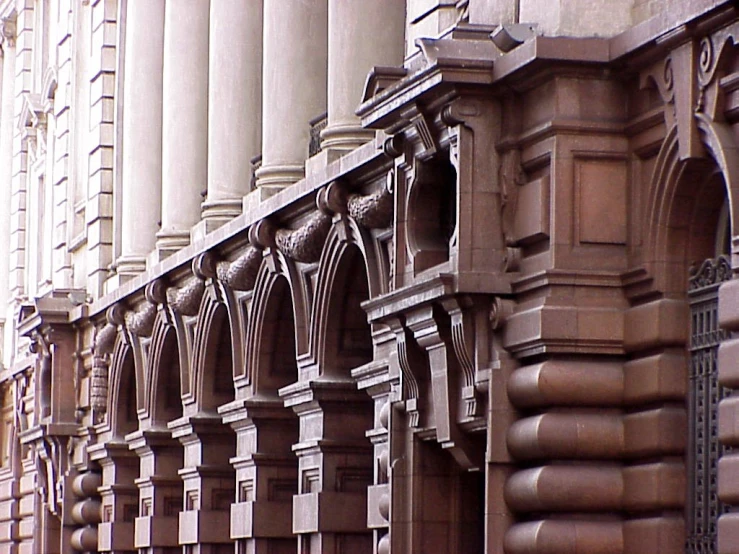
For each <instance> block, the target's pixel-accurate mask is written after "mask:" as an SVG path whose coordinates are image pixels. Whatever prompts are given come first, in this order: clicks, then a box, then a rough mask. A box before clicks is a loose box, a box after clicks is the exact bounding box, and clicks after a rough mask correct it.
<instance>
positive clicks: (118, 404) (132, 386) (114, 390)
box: [108, 342, 138, 439]
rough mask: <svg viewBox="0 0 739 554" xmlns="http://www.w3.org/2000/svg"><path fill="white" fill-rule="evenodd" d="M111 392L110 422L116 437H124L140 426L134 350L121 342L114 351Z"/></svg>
mask: <svg viewBox="0 0 739 554" xmlns="http://www.w3.org/2000/svg"><path fill="white" fill-rule="evenodd" d="M111 373H112V375H111V377H112V379H111V383H110V393H109V406H108V414H109V416H108V417H109V424H110V430H111V432H112V434H113V436H114V437H117V438H121V439H122V438H123V437H125V436H126V435H127V434H128V433H131V432H133V431H135V430H136V429H137V428H138V401H137V398H138V397H137V391H138V389H137V383H136V370H135V364H134V356H133V350H132V349H131V347H130V346H128V345H126V344H123V343H122V342H119V343H118V344H117V346H116V348H115V350H114V351H113V358H112V362H111Z"/></svg>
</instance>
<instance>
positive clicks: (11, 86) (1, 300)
mask: <svg viewBox="0 0 739 554" xmlns="http://www.w3.org/2000/svg"><path fill="white" fill-rule="evenodd" d="M0 25H2V35H0V40H1V41H2V43H1V44H0V48H2V76H1V79H2V84H0V206H2V210H3V212H2V215H1V216H0V318H2V320H3V322H4V321H5V320H6V319H7V308H8V300H9V293H8V285H9V277H10V275H9V271H10V267H9V255H10V237H11V235H10V230H11V227H10V214H11V212H12V210H13V205H12V204H11V200H12V198H13V197H12V194H11V181H12V177H13V122H14V121H15V118H14V117H13V115H14V114H13V100H14V96H15V31H14V22H7V21H0ZM4 361H5V362H8V361H9V360H4Z"/></svg>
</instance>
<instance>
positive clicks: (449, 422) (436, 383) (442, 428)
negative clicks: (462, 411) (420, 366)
mask: <svg viewBox="0 0 739 554" xmlns="http://www.w3.org/2000/svg"><path fill="white" fill-rule="evenodd" d="M406 324H407V325H408V328H409V329H410V330H411V331H412V332H413V336H414V337H415V338H416V342H418V344H419V345H420V346H421V347H422V348H424V349H425V350H426V353H427V354H428V363H429V369H430V373H431V391H432V396H433V402H434V421H435V424H436V440H437V441H438V442H439V444H441V446H442V448H444V449H447V450H449V452H450V454H451V455H452V457H453V458H454V459H455V460H456V462H457V463H458V464H459V465H460V467H462V468H463V469H465V470H477V469H479V468H480V465H481V463H482V459H483V458H482V453H481V452H478V449H477V448H476V447H475V446H474V445H473V444H472V443H471V441H470V440H469V439H468V438H467V437H466V436H465V435H464V433H463V432H462V431H461V429H460V428H459V426H458V425H457V422H456V415H457V410H456V406H457V392H456V389H457V385H456V383H455V381H454V378H453V377H452V376H453V375H456V372H455V371H454V364H455V363H456V360H455V359H454V354H453V348H454V347H453V343H452V338H451V330H450V329H448V328H446V323H445V322H443V321H440V320H439V318H438V316H437V314H436V313H435V309H434V307H433V306H424V307H421V308H418V309H416V310H414V311H413V312H411V313H410V314H408V316H407V319H406Z"/></svg>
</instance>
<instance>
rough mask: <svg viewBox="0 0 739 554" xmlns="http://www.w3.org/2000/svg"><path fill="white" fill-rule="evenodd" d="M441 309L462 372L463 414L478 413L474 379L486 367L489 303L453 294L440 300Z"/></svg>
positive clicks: (477, 378) (471, 414) (478, 378)
mask: <svg viewBox="0 0 739 554" xmlns="http://www.w3.org/2000/svg"><path fill="white" fill-rule="evenodd" d="M442 306H443V307H444V310H445V311H446V312H447V314H449V317H450V319H451V339H452V346H453V348H454V353H455V355H456V357H457V361H458V362H459V366H460V369H461V370H462V374H463V375H464V386H463V387H462V390H461V391H460V392H461V396H462V401H463V402H464V407H465V415H466V416H467V417H474V416H477V415H480V413H479V412H480V407H481V405H480V401H479V398H478V391H477V383H478V382H480V381H481V380H482V379H481V378H480V374H482V373H484V372H485V371H486V370H487V369H488V364H489V360H488V354H487V345H488V329H489V322H488V314H489V310H488V304H487V303H486V302H483V301H480V300H478V301H477V302H475V301H473V300H472V299H471V298H470V297H468V296H463V297H460V298H457V297H452V298H447V299H445V300H443V301H442Z"/></svg>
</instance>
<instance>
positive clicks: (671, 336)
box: [624, 298, 689, 352]
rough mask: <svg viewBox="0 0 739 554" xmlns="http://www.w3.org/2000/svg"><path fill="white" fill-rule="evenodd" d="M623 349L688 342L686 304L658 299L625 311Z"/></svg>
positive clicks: (679, 344)
mask: <svg viewBox="0 0 739 554" xmlns="http://www.w3.org/2000/svg"><path fill="white" fill-rule="evenodd" d="M624 326H625V329H624V347H625V348H626V350H627V351H631V352H633V351H637V350H647V349H648V348H658V347H661V346H682V345H684V344H685V343H686V342H687V339H688V329H689V325H688V305H687V303H685V302H683V301H680V300H671V299H666V298H665V299H660V300H656V301H654V302H650V303H648V304H644V305H642V306H637V307H635V308H631V309H630V310H628V311H627V312H626V319H625V321H624Z"/></svg>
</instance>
